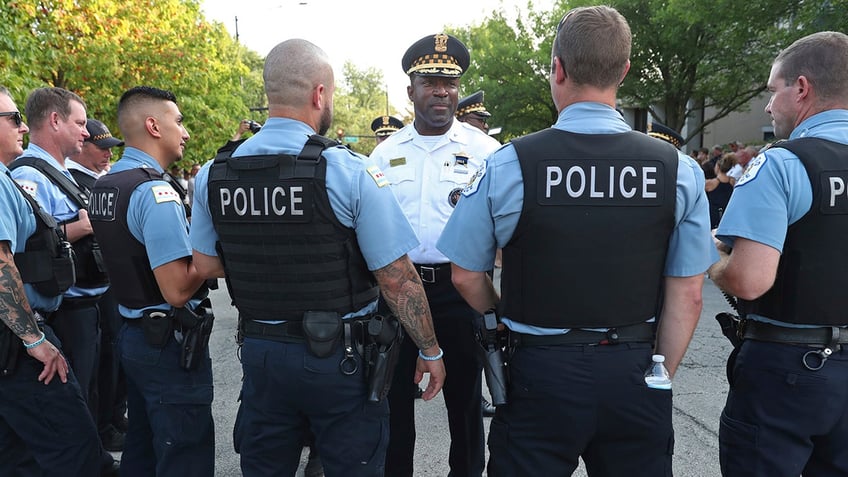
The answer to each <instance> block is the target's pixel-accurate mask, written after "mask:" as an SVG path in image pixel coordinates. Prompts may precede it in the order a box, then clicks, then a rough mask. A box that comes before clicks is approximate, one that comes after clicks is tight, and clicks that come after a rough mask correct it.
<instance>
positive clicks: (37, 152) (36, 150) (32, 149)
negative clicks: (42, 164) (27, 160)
mask: <svg viewBox="0 0 848 477" xmlns="http://www.w3.org/2000/svg"><path fill="white" fill-rule="evenodd" d="M32 156H34V157H38V158H39V159H44V160H45V161H47V162H48V163H49V164H50V165H51V166H53V167H55V168H56V169H58V170H60V171H66V170H68V169H67V168H66V167H63V166H62V165H61V164H59V161H57V160H56V159H55V158H53V156H52V155H50V153H49V152H47V151H45V150H44V149H42V148H40V147H38V145H36V144H33V143H29V146H27V148H26V149H24V153H23V154H21V155H20V156H18V157H32Z"/></svg>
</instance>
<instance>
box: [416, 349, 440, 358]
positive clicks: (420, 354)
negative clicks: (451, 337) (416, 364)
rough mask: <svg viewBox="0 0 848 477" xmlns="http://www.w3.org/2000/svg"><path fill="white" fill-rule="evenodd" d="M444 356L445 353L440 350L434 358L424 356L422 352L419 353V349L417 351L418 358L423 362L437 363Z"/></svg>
mask: <svg viewBox="0 0 848 477" xmlns="http://www.w3.org/2000/svg"><path fill="white" fill-rule="evenodd" d="M444 355H445V352H444V351H443V350H442V348H439V354H437V355H436V356H427V355H426V354H424V352H423V351H421V350H420V349H419V350H418V357H419V358H421V359H423V360H424V361H438V360H440V359H442V357H443V356H444Z"/></svg>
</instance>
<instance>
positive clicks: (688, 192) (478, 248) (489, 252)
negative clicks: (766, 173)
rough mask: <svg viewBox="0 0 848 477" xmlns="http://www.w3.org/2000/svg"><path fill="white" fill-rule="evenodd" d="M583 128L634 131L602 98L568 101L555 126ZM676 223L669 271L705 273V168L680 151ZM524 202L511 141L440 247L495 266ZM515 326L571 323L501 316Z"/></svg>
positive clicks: (467, 196)
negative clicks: (531, 321) (535, 322)
mask: <svg viewBox="0 0 848 477" xmlns="http://www.w3.org/2000/svg"><path fill="white" fill-rule="evenodd" d="M552 127H553V128H555V129H561V130H563V131H569V132H572V133H577V134H620V133H624V132H627V131H630V130H631V128H630V126H629V125H628V124H627V123H626V122H624V119H623V118H622V117H621V115H620V114H619V113H618V112H617V111H615V110H614V109H613V108H611V107H609V106H606V105H603V104H599V103H588V102H585V103H576V104H573V105H571V106H568V107H567V108H565V109H564V110H562V112H561V113H560V115H559V118H558V120H557V122H556V124H554V125H553V126H552ZM678 157H679V165H678V169H677V202H676V206H675V209H674V218H675V227H674V230H673V231H672V235H671V238H670V240H669V247H668V254H667V255H666V263H665V271H664V274H665V275H666V276H671V277H689V276H694V275H698V274H701V273H704V272H705V271H706V270H707V268H709V266H710V265H712V264H713V263H715V262H716V261H718V253H717V252H716V250H715V246H714V245H713V241H712V237H711V235H710V221H709V208H708V202H707V196H706V193H705V192H704V174H703V171H702V170H701V167H700V166H699V165H698V164H697V163H696V162H695V161H694V160H693V159H692V158H690V157H688V156H687V155H685V154H682V153H678ZM523 205H524V183H523V180H522V173H521V166H520V164H519V162H518V155H517V154H516V152H515V148H514V147H513V146H512V145H511V144H507V145H505V146H503V147H502V148H501V149H499V150H498V151H496V152H495V153H494V154H492V155H491V156H490V157H489V158H488V159H487V160H486V162H485V163H484V165H483V168H481V170H480V171H479V172H478V177H477V178H476V181H475V182H474V183H473V184H471V185H470V186H469V187H468V188H466V190H465V191H463V197H462V199H460V201H459V203H458V204H457V207H456V210H455V211H454V213H453V215H452V216H451V218H450V220H449V221H448V224H447V226H446V227H445V230H444V232H443V233H442V237H441V239H440V240H439V241H438V243H437V244H436V247H437V248H438V249H439V250H441V251H442V253H444V254H445V255H446V256H447V257H448V258H450V260H451V262H453V263H456V264H457V265H459V266H460V267H462V268H465V269H466V270H471V271H478V272H482V271H486V270H491V269H492V267H493V266H494V258H495V251H496V249H497V248H503V247H504V246H506V244H507V243H508V242H509V241H510V239H511V238H512V235H513V233H514V232H515V229H516V226H517V225H518V219H519V217H520V215H521V209H522V207H523ZM501 319H502V321H503V322H504V324H506V325H507V326H508V327H509V328H510V329H512V330H514V331H518V332H521V333H528V334H537V335H542V334H559V333H564V332H567V331H568V330H567V329H562V328H557V329H552V328H541V327H537V326H529V325H526V324H522V323H518V322H514V321H512V320H510V319H509V317H502V318H501Z"/></svg>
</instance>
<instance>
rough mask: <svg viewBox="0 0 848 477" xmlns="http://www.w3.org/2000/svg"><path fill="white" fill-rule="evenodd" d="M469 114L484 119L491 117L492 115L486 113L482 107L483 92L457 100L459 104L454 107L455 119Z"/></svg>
mask: <svg viewBox="0 0 848 477" xmlns="http://www.w3.org/2000/svg"><path fill="white" fill-rule="evenodd" d="M471 113H474V114H476V115H477V116H482V117H484V118H488V117H489V116H491V115H492V113H490V112H489V111H487V110H486V107H485V106H483V91H477V92H476V93H474V94H469V95H468V96H466V97H464V98H462V99H460V100H459V104H458V105H457V107H456V117H458V118H461V117H462V116H465V115H466V114H471Z"/></svg>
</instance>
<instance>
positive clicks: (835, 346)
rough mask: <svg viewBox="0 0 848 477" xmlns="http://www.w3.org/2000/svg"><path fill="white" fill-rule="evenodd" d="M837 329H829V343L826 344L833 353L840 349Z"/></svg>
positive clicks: (834, 327) (833, 327)
mask: <svg viewBox="0 0 848 477" xmlns="http://www.w3.org/2000/svg"><path fill="white" fill-rule="evenodd" d="M839 333H840V331H839V328H838V327H836V326H831V327H830V341H829V342H828V343H827V347H828V348H830V349H831V350H833V351H839V350H841V349H842V345H841V344H839Z"/></svg>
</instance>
